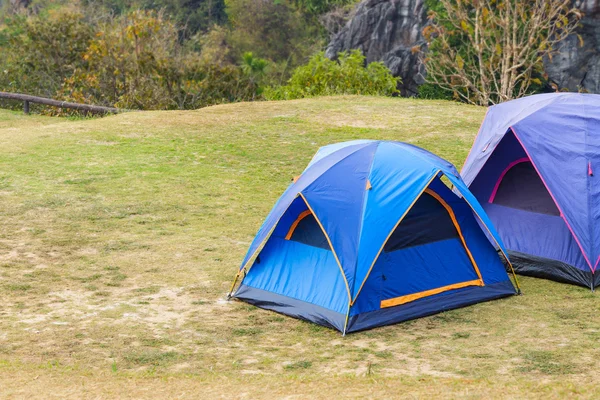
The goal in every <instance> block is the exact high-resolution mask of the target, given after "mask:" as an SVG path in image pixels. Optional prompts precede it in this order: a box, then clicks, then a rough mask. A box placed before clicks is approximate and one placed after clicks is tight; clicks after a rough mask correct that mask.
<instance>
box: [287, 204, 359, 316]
mask: <svg viewBox="0 0 600 400" xmlns="http://www.w3.org/2000/svg"><path fill="white" fill-rule="evenodd" d="M298 196H300V197H302V200H304V203H306V207H308V211H310V212H311V213H312V215H313V216H314V217H315V220H316V221H317V224H319V226H320V227H321V230H322V231H323V234H324V235H325V239H327V243H329V247H331V252H332V253H333V257H334V258H335V261H336V262H337V265H338V267H339V268H340V273H341V274H342V278H344V283H345V284H346V291H347V292H348V304H349V305H350V306H351V305H352V295H351V294H350V285H349V284H348V279H347V278H346V274H345V273H344V268H342V263H341V262H340V259H339V258H338V256H337V253H336V252H335V248H334V247H333V243H331V239H329V235H328V234H327V231H326V230H325V228H324V227H323V224H322V223H321V221H320V220H319V217H317V214H315V213H314V211H313V209H312V207H311V206H310V204H309V202H308V200H306V197H304V195H303V194H302V193H298Z"/></svg>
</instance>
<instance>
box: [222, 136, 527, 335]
mask: <svg viewBox="0 0 600 400" xmlns="http://www.w3.org/2000/svg"><path fill="white" fill-rule="evenodd" d="M444 176H445V177H446V178H447V179H448V180H449V181H450V182H451V183H452V184H453V185H454V186H455V187H456V189H457V190H458V192H460V196H459V195H456V194H455V193H454V192H452V190H450V189H449V188H448V186H446V184H445V183H444V182H443V181H442V177H444ZM497 249H498V250H500V252H501V254H504V249H503V247H502V243H501V241H500V239H499V237H498V235H497V233H496V232H495V230H494V228H493V227H492V225H491V224H490V222H489V220H488V217H487V216H486V214H485V212H484V211H483V209H482V208H481V206H480V205H479V203H478V202H477V200H476V199H475V198H474V197H473V196H472V195H471V193H470V192H469V190H468V189H467V187H466V185H465V184H464V183H463V182H462V180H461V179H460V176H459V174H458V172H457V171H456V169H455V168H454V166H453V165H452V164H450V163H448V162H447V161H445V160H443V159H441V158H439V157H437V156H435V155H433V154H431V153H429V152H427V151H425V150H423V149H420V148H418V147H415V146H412V145H409V144H405V143H398V142H386V141H370V140H359V141H352V142H345V143H338V144H334V145H330V146H325V147H323V148H321V149H320V150H319V151H318V152H317V154H316V155H315V156H314V158H313V159H312V161H311V162H310V164H309V165H308V167H307V168H306V169H305V170H304V172H303V173H302V175H300V176H299V177H298V178H296V179H294V183H292V184H291V185H290V186H289V187H288V189H287V190H286V191H285V192H284V193H283V195H282V196H281V198H280V199H279V200H278V202H277V203H276V204H275V206H274V207H273V209H272V211H271V213H270V214H269V215H268V217H267V219H266V220H265V222H264V223H263V225H262V227H261V228H260V230H259V231H258V233H257V235H256V237H255V239H254V241H253V242H252V244H251V245H250V248H249V249H248V253H247V254H246V256H245V258H244V260H243V262H242V265H241V268H240V270H239V272H238V274H237V275H236V280H235V281H234V283H233V286H232V293H230V296H232V297H234V298H237V299H239V300H242V301H245V302H248V303H251V304H254V305H256V306H258V307H262V308H265V309H269V310H274V311H277V312H280V313H282V314H287V315H290V316H293V317H297V318H301V319H304V320H308V321H312V322H315V323H317V324H321V325H324V326H328V327H332V328H335V329H338V330H339V331H341V332H343V333H344V334H345V333H347V332H353V331H359V330H363V329H369V328H373V327H376V326H382V325H387V324H392V323H396V322H400V321H404V320H408V319H413V318H418V317H422V316H425V315H430V314H434V313H438V312H441V311H445V310H449V309H452V308H457V307H463V306H467V305H470V304H474V303H478V302H482V301H487V300H492V299H497V298H501V297H505V296H510V295H513V294H515V293H516V290H515V288H514V286H513V284H512V282H511V281H510V279H509V278H508V275H507V273H506V270H505V268H504V265H503V263H502V260H501V258H500V257H499V255H498V252H497ZM507 261H508V259H507ZM508 265H510V263H508ZM515 282H516V281H515ZM236 283H239V286H238V287H237V288H236Z"/></svg>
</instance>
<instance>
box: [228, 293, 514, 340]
mask: <svg viewBox="0 0 600 400" xmlns="http://www.w3.org/2000/svg"><path fill="white" fill-rule="evenodd" d="M514 294H515V288H514V286H513V284H512V282H510V281H504V282H499V283H495V284H491V285H486V286H483V287H480V286H473V287H468V288H464V289H459V290H454V291H450V292H445V293H442V294H439V295H435V296H431V297H427V298H424V299H420V300H417V301H414V302H412V303H408V304H403V305H401V306H396V307H389V308H383V309H380V310H377V311H371V312H368V313H364V314H359V315H356V316H353V317H350V318H349V320H348V327H347V330H346V332H347V333H349V332H357V331H361V330H365V329H371V328H375V327H379V326H384V325H390V324H395V323H398V322H403V321H408V320H411V319H416V318H421V317H425V316H428V315H433V314H438V313H440V312H444V311H448V310H452V309H455V308H461V307H466V306H470V305H473V304H476V303H481V302H484V301H489V300H495V299H499V298H502V297H507V296H512V295H514ZM233 297H235V298H237V299H239V300H242V301H244V302H247V303H250V304H253V305H255V306H257V307H260V308H264V309H267V310H272V311H276V312H278V313H281V314H285V315H289V316H291V317H295V318H298V319H302V320H305V321H310V322H314V323H316V324H319V325H322V326H326V327H329V328H333V329H337V330H339V331H341V332H343V330H344V323H345V318H346V316H345V315H343V314H340V313H337V312H334V311H331V310H327V309H325V308H323V307H319V306H316V305H314V304H310V303H307V302H304V301H300V300H296V299H292V298H290V297H287V296H282V295H279V294H275V293H272V292H267V291H265V290H261V289H255V288H253V287H250V286H246V285H241V286H240V287H239V288H238V290H237V291H236V292H235V294H234V295H233Z"/></svg>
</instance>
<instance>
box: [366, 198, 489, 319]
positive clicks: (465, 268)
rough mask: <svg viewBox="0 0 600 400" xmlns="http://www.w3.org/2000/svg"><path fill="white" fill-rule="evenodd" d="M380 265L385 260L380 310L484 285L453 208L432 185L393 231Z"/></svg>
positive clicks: (380, 259) (382, 267)
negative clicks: (432, 188)
mask: <svg viewBox="0 0 600 400" xmlns="http://www.w3.org/2000/svg"><path fill="white" fill-rule="evenodd" d="M450 193H451V192H450ZM377 263H380V264H382V265H381V269H380V270H381V271H382V297H381V298H382V300H381V304H380V307H381V308H386V307H393V306H397V305H401V304H406V303H409V302H412V301H415V300H418V299H421V298H424V297H429V296H433V295H436V294H439V293H443V292H446V291H449V290H455V289H460V288H464V287H468V286H484V283H483V279H482V277H481V273H480V272H479V268H478V267H477V263H476V262H475V260H474V258H473V256H472V254H471V252H470V250H469V248H468V247H467V244H466V241H465V239H464V236H463V234H462V231H461V229H460V226H459V224H458V221H457V219H456V216H455V215H454V211H453V210H452V208H451V207H450V206H449V205H448V204H447V203H446V202H445V201H444V199H443V198H442V197H441V196H440V195H439V194H438V193H436V192H434V191H433V190H431V189H426V190H425V191H424V193H423V194H422V195H421V196H420V197H419V199H418V200H417V201H416V202H415V204H414V205H413V207H412V208H411V209H410V211H409V212H408V213H407V214H406V216H405V217H404V218H403V219H402V221H401V222H400V224H399V225H398V226H397V227H396V228H395V229H394V231H393V232H392V234H391V235H390V237H389V238H388V240H387V242H386V244H385V246H384V252H383V253H382V254H381V255H380V258H379V259H378V261H377Z"/></svg>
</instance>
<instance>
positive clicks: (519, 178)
mask: <svg viewBox="0 0 600 400" xmlns="http://www.w3.org/2000/svg"><path fill="white" fill-rule="evenodd" d="M461 174H462V176H463V179H464V181H465V183H466V184H467V185H468V186H469V188H470V190H471V192H472V193H473V194H474V195H475V197H476V198H477V199H478V200H479V202H480V203H481V204H482V205H483V208H484V209H485V211H486V213H487V214H488V215H489V217H490V219H491V220H492V222H493V223H494V224H495V226H496V228H497V230H498V232H499V234H500V237H501V238H502V240H503V242H504V243H505V244H506V247H507V248H508V249H509V255H510V257H511V261H512V262H513V265H514V266H515V270H516V271H517V272H518V273H521V274H523V275H530V276H537V277H542V278H548V279H552V280H556V281H559V282H567V283H572V284H577V285H582V286H587V287H590V288H592V289H593V288H594V287H596V286H598V285H599V284H600V277H599V276H598V275H600V271H598V273H596V269H597V268H598V263H599V261H600V224H599V223H598V222H599V219H600V196H599V192H600V184H599V183H598V179H599V178H600V96H599V95H592V94H575V93H552V94H543V95H536V96H530V97H525V98H522V99H518V100H514V101H509V102H506V103H503V104H499V105H495V106H492V107H490V108H489V109H488V112H487V115H486V117H485V120H484V121H483V124H482V125H481V129H480V131H479V134H478V136H477V138H476V139H475V143H474V144H473V147H472V149H471V152H470V153H469V156H468V157H467V160H466V162H465V165H464V167H463V170H462V173H461Z"/></svg>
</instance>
